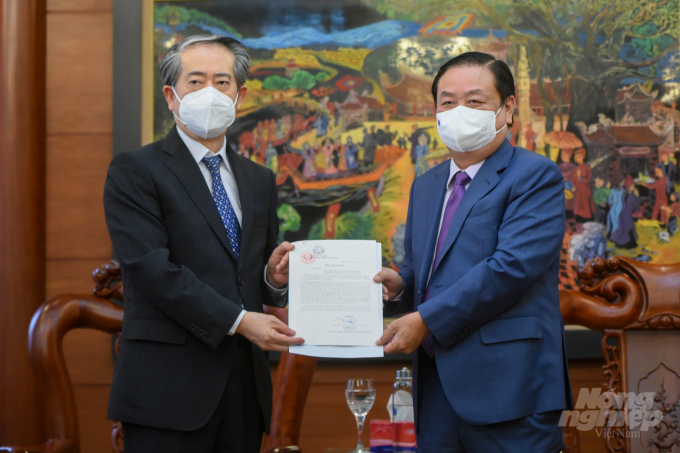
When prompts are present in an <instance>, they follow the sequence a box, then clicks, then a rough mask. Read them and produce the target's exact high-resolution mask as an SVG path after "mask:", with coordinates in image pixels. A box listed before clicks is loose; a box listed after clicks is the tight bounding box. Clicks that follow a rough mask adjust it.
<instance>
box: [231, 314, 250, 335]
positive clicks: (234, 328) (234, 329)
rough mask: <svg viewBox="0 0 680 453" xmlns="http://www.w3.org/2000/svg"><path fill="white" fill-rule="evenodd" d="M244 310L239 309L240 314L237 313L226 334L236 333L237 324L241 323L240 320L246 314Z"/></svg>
mask: <svg viewBox="0 0 680 453" xmlns="http://www.w3.org/2000/svg"><path fill="white" fill-rule="evenodd" d="M246 313H247V312H246V311H245V310H241V314H240V315H238V318H236V321H234V325H233V326H231V329H229V332H227V335H234V334H235V333H236V329H238V325H239V324H241V320H242V319H243V317H244V316H245V315H246Z"/></svg>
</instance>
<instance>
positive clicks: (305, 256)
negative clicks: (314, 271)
mask: <svg viewBox="0 0 680 453" xmlns="http://www.w3.org/2000/svg"><path fill="white" fill-rule="evenodd" d="M300 259H301V260H302V262H303V263H305V264H312V263H313V262H314V261H316V256H315V255H314V254H313V253H312V252H302V255H300Z"/></svg>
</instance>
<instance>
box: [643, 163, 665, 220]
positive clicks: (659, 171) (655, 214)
mask: <svg viewBox="0 0 680 453" xmlns="http://www.w3.org/2000/svg"><path fill="white" fill-rule="evenodd" d="M654 177H655V178H656V179H655V180H654V182H653V183H651V184H645V187H647V188H648V189H651V190H653V191H654V208H653V209H652V220H659V221H660V222H661V223H662V224H664V225H665V224H666V212H665V211H663V210H662V209H661V207H662V206H666V205H668V196H667V195H666V189H667V188H668V181H667V180H666V177H665V176H664V174H663V167H662V166H661V165H658V166H656V167H654Z"/></svg>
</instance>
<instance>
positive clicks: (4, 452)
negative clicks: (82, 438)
mask: <svg viewBox="0 0 680 453" xmlns="http://www.w3.org/2000/svg"><path fill="white" fill-rule="evenodd" d="M72 451H73V442H71V441H70V440H62V439H59V440H57V439H50V440H48V441H47V442H45V443H44V444H40V445H31V446H30V447H0V453H71V452H72Z"/></svg>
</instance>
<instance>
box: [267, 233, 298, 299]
mask: <svg viewBox="0 0 680 453" xmlns="http://www.w3.org/2000/svg"><path fill="white" fill-rule="evenodd" d="M294 248H295V246H294V245H293V244H291V243H290V242H282V243H281V245H279V246H278V247H276V249H274V251H273V252H272V256H271V257H269V263H268V264H267V282H269V284H270V285H272V286H273V287H274V288H283V287H284V286H286V285H287V284H288V256H289V255H288V253H289V252H290V251H292V250H293V249H294Z"/></svg>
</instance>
